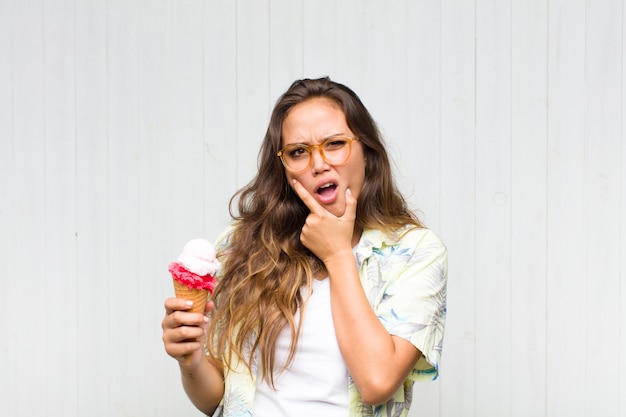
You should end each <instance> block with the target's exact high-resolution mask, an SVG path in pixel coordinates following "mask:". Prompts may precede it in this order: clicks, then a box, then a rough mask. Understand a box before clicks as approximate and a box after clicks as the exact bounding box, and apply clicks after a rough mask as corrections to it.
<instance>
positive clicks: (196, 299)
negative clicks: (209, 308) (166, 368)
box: [172, 279, 209, 365]
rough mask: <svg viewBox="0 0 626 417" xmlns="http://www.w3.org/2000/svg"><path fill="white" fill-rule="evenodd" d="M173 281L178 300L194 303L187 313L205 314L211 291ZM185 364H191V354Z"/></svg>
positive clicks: (187, 356)
mask: <svg viewBox="0 0 626 417" xmlns="http://www.w3.org/2000/svg"><path fill="white" fill-rule="evenodd" d="M172 281H174V292H175V293H176V298H182V299H184V300H189V301H192V302H193V306H192V307H191V308H190V309H189V310H187V311H189V312H190V313H200V314H202V313H204V306H205V305H206V302H207V299H208V297H209V290H197V289H195V288H189V287H188V286H186V285H185V284H181V283H180V282H178V281H177V280H175V279H173V280H172ZM185 363H186V364H187V365H189V364H190V363H191V354H187V355H185Z"/></svg>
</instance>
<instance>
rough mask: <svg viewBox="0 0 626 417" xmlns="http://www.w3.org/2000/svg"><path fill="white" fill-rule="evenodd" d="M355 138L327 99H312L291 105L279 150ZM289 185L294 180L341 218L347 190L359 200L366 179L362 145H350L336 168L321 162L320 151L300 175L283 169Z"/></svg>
mask: <svg viewBox="0 0 626 417" xmlns="http://www.w3.org/2000/svg"><path fill="white" fill-rule="evenodd" d="M333 136H335V137H354V136H355V135H354V133H353V132H352V131H351V130H350V128H349V127H348V124H347V122H346V116H345V114H344V113H343V110H342V109H341V108H340V107H339V106H338V105H337V104H336V103H335V102H334V101H332V100H330V99H327V98H321V97H320V98H312V99H309V100H307V101H304V102H302V103H299V104H296V105H295V106H293V107H292V108H291V109H290V110H289V113H288V114H287V117H286V118H285V120H284V121H283V126H282V148H284V147H285V146H287V145H289V144H304V145H311V144H313V145H318V144H320V143H322V142H323V141H324V140H325V139H327V138H330V137H333ZM285 175H286V176H287V180H288V181H289V184H292V181H291V180H292V179H294V178H295V179H297V180H298V181H299V182H300V183H301V184H302V185H303V186H304V188H306V189H307V191H308V192H309V193H310V194H311V195H312V196H313V197H314V198H315V199H316V200H317V202H318V203H320V204H321V205H322V206H324V207H326V209H327V210H328V211H330V212H331V213H333V214H334V215H335V216H342V215H343V213H344V211H345V208H346V198H345V195H346V189H348V188H350V191H351V192H352V196H353V197H354V198H355V199H358V196H359V194H360V192H361V188H362V187H363V182H364V180H365V156H364V154H363V145H361V143H360V142H359V141H358V140H355V141H353V142H352V152H351V153H350V157H349V158H348V160H347V161H346V162H345V163H343V164H341V165H338V166H333V165H330V164H328V163H327V162H326V161H324V158H322V156H321V155H320V152H319V148H314V149H313V150H312V153H311V163H310V165H309V167H308V168H307V169H305V170H304V171H302V172H298V173H293V172H291V171H289V170H288V169H286V168H285Z"/></svg>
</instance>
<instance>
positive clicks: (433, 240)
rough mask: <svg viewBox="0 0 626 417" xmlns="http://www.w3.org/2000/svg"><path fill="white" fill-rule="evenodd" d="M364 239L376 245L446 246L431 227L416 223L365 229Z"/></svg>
mask: <svg viewBox="0 0 626 417" xmlns="http://www.w3.org/2000/svg"><path fill="white" fill-rule="evenodd" d="M363 236H364V238H365V239H364V240H367V241H369V242H372V243H374V244H375V245H376V244H378V245H386V246H392V245H401V246H442V247H443V246H444V244H443V241H442V240H441V238H439V236H438V235H437V234H436V233H435V232H433V231H432V230H431V229H428V228H425V227H418V226H414V225H409V224H407V225H404V226H402V227H398V228H394V229H391V230H388V231H384V230H382V229H365V230H364V231H363Z"/></svg>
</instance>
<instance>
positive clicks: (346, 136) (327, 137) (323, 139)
mask: <svg viewBox="0 0 626 417" xmlns="http://www.w3.org/2000/svg"><path fill="white" fill-rule="evenodd" d="M349 137H351V136H349V135H347V134H345V133H335V134H333V135H330V136H326V137H324V138H322V139H321V140H320V141H319V142H320V143H322V142H324V141H326V140H328V139H332V138H349ZM310 144H311V142H308V143H307V142H293V143H286V144H285V146H290V145H301V146H309V145H310Z"/></svg>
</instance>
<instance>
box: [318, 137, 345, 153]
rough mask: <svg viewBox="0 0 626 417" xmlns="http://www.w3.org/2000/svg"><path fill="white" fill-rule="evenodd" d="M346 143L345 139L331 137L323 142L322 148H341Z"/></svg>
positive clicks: (330, 149) (331, 149) (332, 149)
mask: <svg viewBox="0 0 626 417" xmlns="http://www.w3.org/2000/svg"><path fill="white" fill-rule="evenodd" d="M346 143H348V141H347V140H345V139H332V140H329V141H328V142H325V143H324V150H329V151H334V150H337V149H341V148H343V147H344V146H346Z"/></svg>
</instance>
